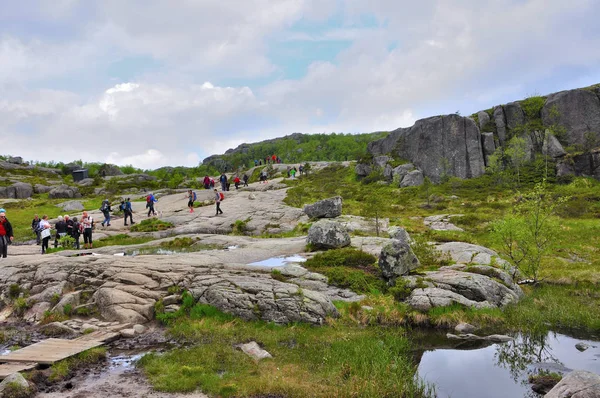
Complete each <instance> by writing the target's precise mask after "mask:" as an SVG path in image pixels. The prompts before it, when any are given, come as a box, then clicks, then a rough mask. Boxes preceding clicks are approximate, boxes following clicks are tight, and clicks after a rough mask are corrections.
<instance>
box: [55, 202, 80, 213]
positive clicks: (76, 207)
mask: <svg viewBox="0 0 600 398" xmlns="http://www.w3.org/2000/svg"><path fill="white" fill-rule="evenodd" d="M56 206H57V207H60V208H61V209H62V210H63V211H66V212H71V211H82V210H83V204H82V203H81V202H80V201H79V200H69V201H68V202H63V203H59V204H57V205H56Z"/></svg>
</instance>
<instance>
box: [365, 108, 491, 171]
mask: <svg viewBox="0 0 600 398" xmlns="http://www.w3.org/2000/svg"><path fill="white" fill-rule="evenodd" d="M368 150H369V152H370V153H371V154H373V155H374V156H378V155H386V154H392V156H393V157H398V158H401V159H408V160H410V161H411V162H412V163H413V164H414V165H415V166H416V167H417V168H419V169H420V170H421V171H422V172H423V174H424V175H425V176H426V177H429V178H431V179H432V180H433V181H434V182H438V181H440V179H441V177H442V176H443V175H453V176H456V177H459V178H471V177H478V176H480V175H482V174H483V173H484V171H485V170H484V169H485V164H484V157H483V150H482V146H481V134H480V132H479V128H478V127H477V125H476V124H475V122H474V121H473V120H472V119H469V118H466V117H461V116H458V115H447V116H435V117H431V118H427V119H422V120H418V121H417V122H416V123H415V125H414V126H412V127H408V128H400V129H398V130H395V131H393V132H392V133H390V134H389V135H388V136H387V137H386V138H384V139H381V140H378V141H373V142H370V143H369V145H368Z"/></svg>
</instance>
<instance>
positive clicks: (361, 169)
mask: <svg viewBox="0 0 600 398" xmlns="http://www.w3.org/2000/svg"><path fill="white" fill-rule="evenodd" d="M372 171H373V168H372V167H371V165H369V164H365V163H359V164H357V165H356V167H355V168H354V172H355V173H356V175H357V176H359V177H366V176H368V175H369V174H371V172H372Z"/></svg>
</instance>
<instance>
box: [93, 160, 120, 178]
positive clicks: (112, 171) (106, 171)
mask: <svg viewBox="0 0 600 398" xmlns="http://www.w3.org/2000/svg"><path fill="white" fill-rule="evenodd" d="M98 175H100V176H101V177H107V176H120V175H123V172H122V171H121V169H120V168H119V166H116V165H114V164H108V163H104V164H103V165H102V166H100V169H99V170H98Z"/></svg>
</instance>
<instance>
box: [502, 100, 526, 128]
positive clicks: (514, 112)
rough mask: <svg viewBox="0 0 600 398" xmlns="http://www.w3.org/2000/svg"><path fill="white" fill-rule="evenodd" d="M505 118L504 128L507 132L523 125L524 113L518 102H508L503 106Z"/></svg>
mask: <svg viewBox="0 0 600 398" xmlns="http://www.w3.org/2000/svg"><path fill="white" fill-rule="evenodd" d="M504 115H505V116H506V127H507V128H508V130H509V131H511V130H514V129H515V128H516V127H519V126H523V125H524V124H525V113H524V112H523V109H522V108H521V105H520V104H519V103H518V102H510V103H508V104H506V105H504Z"/></svg>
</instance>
